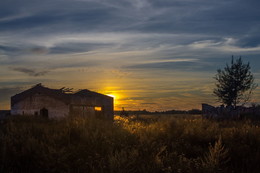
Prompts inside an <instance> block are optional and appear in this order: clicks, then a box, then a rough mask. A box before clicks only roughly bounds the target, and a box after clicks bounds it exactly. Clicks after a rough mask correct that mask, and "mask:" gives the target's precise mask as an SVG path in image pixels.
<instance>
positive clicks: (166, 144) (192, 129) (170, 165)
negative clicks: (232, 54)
mask: <svg viewBox="0 0 260 173" xmlns="http://www.w3.org/2000/svg"><path fill="white" fill-rule="evenodd" d="M257 124H258V123H256V122H250V121H237V122H235V121H225V122H215V121H209V120H204V119H202V118H201V117H200V116H199V115H194V116H190V115H187V116H181V115H180V116H159V115H158V116H155V115H149V116H138V117H136V116H132V117H127V118H126V117H119V116H116V117H115V121H114V122H113V123H112V122H107V121H104V120H100V119H88V118H82V117H74V118H67V119H64V120H62V121H54V120H46V119H41V118H34V117H14V118H10V119H9V120H7V121H6V122H5V123H4V124H1V126H0V172H129V173H130V172H131V173H132V172H232V171H233V172H259V167H260V165H259V161H260V128H259V127H258V125H257Z"/></svg>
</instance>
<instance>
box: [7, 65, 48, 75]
mask: <svg viewBox="0 0 260 173" xmlns="http://www.w3.org/2000/svg"><path fill="white" fill-rule="evenodd" d="M11 69H12V70H14V71H18V72H21V73H25V74H27V75H29V76H33V77H39V76H44V75H46V74H47V73H48V72H49V71H47V70H44V71H37V70H35V69H30V68H25V67H12V68H11Z"/></svg>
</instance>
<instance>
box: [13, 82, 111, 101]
mask: <svg viewBox="0 0 260 173" xmlns="http://www.w3.org/2000/svg"><path fill="white" fill-rule="evenodd" d="M35 94H45V95H48V96H50V97H53V98H55V99H58V100H60V101H62V102H64V103H70V102H71V98H72V97H73V96H77V97H102V98H110V97H109V96H106V95H103V94H100V93H97V92H94V91H90V90H87V89H84V90H80V91H78V92H76V93H73V94H72V93H66V92H64V90H63V89H50V88H47V87H45V86H43V85H42V84H37V85H35V86H33V87H32V88H30V89H28V90H25V91H23V92H21V93H19V94H16V95H14V96H12V97H11V103H12V105H13V104H15V103H18V102H20V101H22V100H23V99H25V98H27V97H30V96H33V95H35Z"/></svg>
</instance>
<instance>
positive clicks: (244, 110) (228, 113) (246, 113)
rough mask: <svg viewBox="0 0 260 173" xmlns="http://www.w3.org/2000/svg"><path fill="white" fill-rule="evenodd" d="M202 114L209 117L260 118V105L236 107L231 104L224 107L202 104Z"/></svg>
mask: <svg viewBox="0 0 260 173" xmlns="http://www.w3.org/2000/svg"><path fill="white" fill-rule="evenodd" d="M202 115H203V117H205V118H209V119H243V118H251V119H259V118H260V106H254V107H243V106H237V107H236V108H234V107H232V106H227V107H224V106H223V105H222V106H218V107H214V106H211V105H209V104H205V103H203V104H202Z"/></svg>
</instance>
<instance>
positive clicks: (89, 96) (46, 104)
mask: <svg viewBox="0 0 260 173" xmlns="http://www.w3.org/2000/svg"><path fill="white" fill-rule="evenodd" d="M11 115H36V116H37V115H38V116H44V117H48V118H62V117H66V116H68V115H71V116H73V115H79V116H98V117H104V118H107V119H111V120H113V118H114V101H113V97H109V96H106V95H103V94H100V93H96V92H93V91H89V90H87V89H85V90H80V91H78V92H76V93H67V92H66V91H65V90H64V88H62V89H50V88H47V87H44V86H42V85H41V84H37V85H35V86H34V87H32V88H30V89H28V90H26V91H24V92H22V93H20V94H16V95H14V96H12V97H11Z"/></svg>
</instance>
